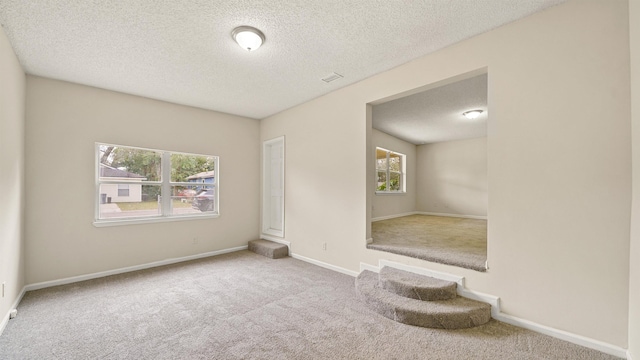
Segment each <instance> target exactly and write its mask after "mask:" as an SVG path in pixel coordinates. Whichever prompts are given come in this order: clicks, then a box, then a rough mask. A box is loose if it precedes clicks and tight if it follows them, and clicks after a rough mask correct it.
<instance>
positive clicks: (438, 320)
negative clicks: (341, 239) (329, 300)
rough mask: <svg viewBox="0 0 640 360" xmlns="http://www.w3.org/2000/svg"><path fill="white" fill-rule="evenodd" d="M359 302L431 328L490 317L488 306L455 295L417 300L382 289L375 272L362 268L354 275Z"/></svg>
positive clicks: (467, 325)
mask: <svg viewBox="0 0 640 360" xmlns="http://www.w3.org/2000/svg"><path fill="white" fill-rule="evenodd" d="M356 293H357V295H358V297H359V298H360V300H361V301H363V302H364V303H365V304H366V305H367V306H368V307H370V308H371V309H372V310H374V311H375V312H377V313H379V314H380V315H382V316H384V317H386V318H389V319H391V320H394V321H397V322H400V323H403V324H407V325H413V326H420V327H427V328H435V329H465V328H470V327H475V326H479V325H482V324H485V323H487V322H488V321H489V320H491V306H490V305H489V304H486V303H482V302H479V301H474V300H471V299H466V298H463V297H459V296H456V297H455V298H453V299H448V300H436V301H421V300H418V299H415V298H409V297H403V296H401V295H398V294H396V293H394V292H389V291H387V290H385V289H384V288H383V287H382V285H381V284H380V280H379V278H378V275H377V274H375V273H373V272H370V271H363V272H362V273H361V274H360V275H359V276H358V277H357V278H356Z"/></svg>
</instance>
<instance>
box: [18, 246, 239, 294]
mask: <svg viewBox="0 0 640 360" xmlns="http://www.w3.org/2000/svg"><path fill="white" fill-rule="evenodd" d="M247 247H248V246H247V245H244V246H238V247H234V248H230V249H223V250H216V251H210V252H206V253H202V254H196V255H190V256H184V257H179V258H172V259H166V260H161V261H154V262H150V263H146V264H142V265H135V266H129V267H124V268H120V269H114V270H107V271H101V272H97V273H92V274H86V275H79V276H72V277H68V278H64V279H58V280H51V281H44V282H40V283H35V284H30V285H27V286H25V288H26V291H32V290H39V289H44V288H48V287H52V286H58V285H66V284H71V283H75V282H79V281H85V280H91V279H98V278H101V277H105V276H111V275H117V274H123V273H127V272H131V271H138V270H144V269H150V268H154V267H158V266H164V265H171V264H175V263H179V262H184V261H190V260H196V259H202V258H206V257H210V256H216V255H222V254H227V253H231V252H236V251H240V250H246V249H247Z"/></svg>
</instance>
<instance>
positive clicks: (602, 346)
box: [360, 259, 631, 360]
mask: <svg viewBox="0 0 640 360" xmlns="http://www.w3.org/2000/svg"><path fill="white" fill-rule="evenodd" d="M378 263H379V265H378V266H377V267H376V266H373V265H369V264H365V263H360V271H362V270H371V271H374V272H379V270H380V269H381V268H382V267H384V266H389V267H393V268H397V269H400V270H405V271H409V272H413V273H416V274H420V275H426V276H431V277H434V278H438V279H442V280H447V281H454V282H456V283H458V285H459V286H458V295H460V296H463V297H466V298H469V299H473V300H478V301H482V302H485V303H488V304H491V317H493V318H494V319H496V320H498V321H502V322H505V323H507V324H511V325H515V326H518V327H521V328H524V329H527V330H531V331H535V332H537V333H541V334H544V335H548V336H551V337H554V338H557V339H560V340H564V341H567V342H570V343H573V344H576V345H580V346H584V347H587V348H590V349H594V350H598V351H601V352H603V353H606V354H609V355H613V356H617V357H621V358H626V359H628V360H631V353H629V352H628V351H627V350H626V349H623V348H621V347H619V346H615V345H612V344H608V343H605V342H602V341H599V340H595V339H591V338H588V337H585V336H582V335H577V334H573V333H570V332H567V331H563V330H559V329H555V328H552V327H549V326H545V325H541V324H538V323H535V322H533V321H529V320H525V319H521V318H518V317H516V316H512V315H508V314H505V313H503V312H502V311H501V309H500V298H499V297H497V296H493V295H489V294H484V293H480V292H477V291H473V290H469V289H467V288H466V287H465V286H464V283H465V282H464V277H460V276H457V275H452V274H447V273H443V272H439V271H434V270H429V269H425V268H420V267H415V266H410V265H406V264H402V263H397V262H393V261H389V260H384V259H380V261H379V262H378Z"/></svg>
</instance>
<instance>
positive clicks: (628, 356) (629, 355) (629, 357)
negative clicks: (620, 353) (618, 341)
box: [627, 350, 633, 360]
mask: <svg viewBox="0 0 640 360" xmlns="http://www.w3.org/2000/svg"><path fill="white" fill-rule="evenodd" d="M627 360H633V359H632V358H631V352H629V350H627Z"/></svg>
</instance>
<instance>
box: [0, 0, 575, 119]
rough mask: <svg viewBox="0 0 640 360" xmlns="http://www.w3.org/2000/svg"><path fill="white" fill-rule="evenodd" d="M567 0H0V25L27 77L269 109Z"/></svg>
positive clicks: (240, 110) (249, 111) (239, 109)
mask: <svg viewBox="0 0 640 360" xmlns="http://www.w3.org/2000/svg"><path fill="white" fill-rule="evenodd" d="M563 1H564V0H456V1H450V0H421V1H404V0H354V1H344V0H322V1H317V0H280V1H269V0H235V1H228V0H226V1H221V0H189V1H187V0H146V1H145V0H112V1H98V0H93V1H89V0H0V24H2V26H3V28H4V31H5V33H6V34H7V36H8V38H9V40H10V41H11V43H12V45H13V48H14V50H15V52H16V54H17V55H18V58H19V59H20V62H21V63H22V65H23V67H24V69H25V71H26V72H27V73H29V74H33V75H39V76H44V77H49V78H54V79H60V80H66V81H70V82H75V83H80V84H85V85H91V86H96V87H100V88H105V89H110V90H116V91H120V92H124V93H129V94H135V95H141V96H146V97H149V98H154V99H160V100H166V101H170V102H174V103H179V104H185V105H191V106H196V107H201V108H205V109H212V110H217V111H222V112H227V113H231V114H237V115H243V116H248V117H252V118H264V117H266V116H269V115H271V114H274V113H277V112H279V111H282V110H285V109H287V108H290V107H292V106H295V105H297V104H300V103H303V102H305V101H308V100H310V99H312V98H315V97H318V96H320V95H322V94H325V93H328V92H330V91H333V90H335V89H337V88H339V87H343V86H346V85H348V84H350V83H354V82H356V81H359V80H362V79H364V78H366V77H369V76H372V75H374V74H376V73H379V72H382V71H385V70H388V69H390V68H393V67H395V66H398V65H401V64H403V63H406V62H408V61H410V60H412V59H415V58H417V57H420V56H422V55H425V54H428V53H430V52H433V51H436V50H438V49H441V48H443V47H446V46H448V45H451V44H453V43H456V42H458V41H461V40H463V39H466V38H469V37H471V36H474V35H476V34H479V33H482V32H485V31H488V30H490V29H492V28H495V27H498V26H500V25H502V24H505V23H508V22H511V21H514V20H516V19H519V18H522V17H524V16H527V15H530V14H532V13H535V12H537V11H540V10H542V9H545V8H547V7H549V6H553V5H556V4H558V3H561V2H563ZM241 25H249V26H254V27H256V28H258V29H260V30H262V32H264V34H265V36H266V42H265V44H264V45H263V47H261V48H260V49H258V50H256V51H254V52H251V53H248V52H246V51H245V50H243V49H241V48H240V47H239V46H238V45H237V44H235V43H234V42H233V40H232V38H231V31H232V30H233V29H234V28H235V27H237V26H241ZM333 72H336V73H338V74H341V75H343V76H344V78H342V79H339V80H336V81H334V82H331V83H328V84H327V83H325V82H323V81H321V80H320V79H321V78H324V77H326V76H328V75H331V74H332V73H333Z"/></svg>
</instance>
